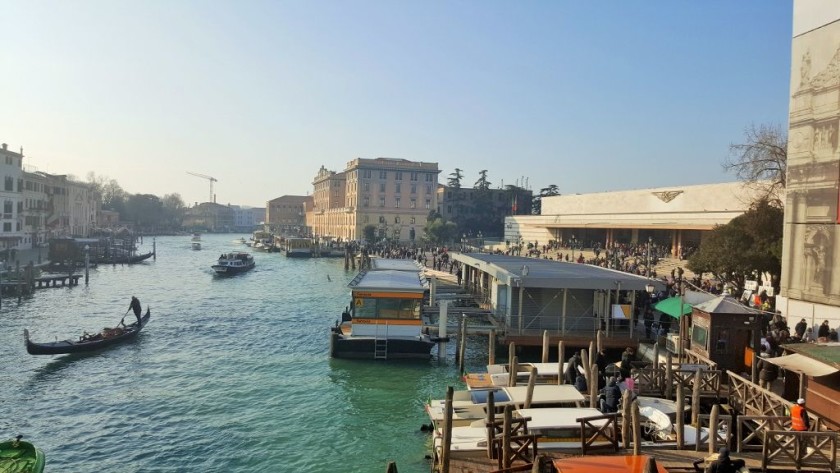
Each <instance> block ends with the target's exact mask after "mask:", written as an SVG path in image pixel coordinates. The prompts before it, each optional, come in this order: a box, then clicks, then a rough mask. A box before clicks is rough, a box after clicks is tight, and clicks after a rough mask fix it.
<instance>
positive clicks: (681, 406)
mask: <svg viewBox="0 0 840 473" xmlns="http://www.w3.org/2000/svg"><path fill="white" fill-rule="evenodd" d="M684 446H685V398H684V397H683V386H682V383H679V384H677V450H682V449H683V447H684Z"/></svg>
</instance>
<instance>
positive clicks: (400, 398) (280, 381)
mask: <svg viewBox="0 0 840 473" xmlns="http://www.w3.org/2000/svg"><path fill="white" fill-rule="evenodd" d="M239 236H241V235H205V236H203V237H202V245H203V249H202V250H201V251H195V250H192V249H191V248H190V237H189V236H185V237H160V238H157V240H156V243H157V251H158V256H157V260H156V261H151V260H149V262H147V263H144V264H139V265H134V266H100V267H99V268H97V269H96V270H92V271H91V273H90V284H89V286H87V287H85V286H84V285H82V286H79V287H74V288H59V289H42V290H38V291H36V293H35V294H34V295H33V296H32V297H31V298H27V299H24V300H23V301H22V302H21V303H20V304H18V302H17V300H16V299H9V298H6V299H4V300H3V301H2V308H0V327H2V330H0V360H2V367H1V368H0V436H2V437H12V436H14V435H17V434H23V435H24V436H25V438H26V439H28V440H29V441H31V442H33V443H35V444H36V445H37V446H39V447H40V448H42V449H43V450H44V452H45V453H46V456H47V470H46V471H49V472H95V471H99V472H120V473H122V472H126V473H128V472H239V471H242V472H245V471H248V472H256V471H259V472H335V471H345V472H384V471H385V467H386V465H387V462H389V461H396V462H397V466H398V467H399V471H400V472H401V473H411V472H427V471H429V463H428V460H426V458H425V457H426V455H427V454H428V453H429V443H430V439H429V435H428V434H426V433H424V432H421V431H420V426H421V425H422V424H423V423H427V422H428V420H427V418H426V417H425V413H424V411H423V403H424V401H426V400H428V399H429V398H443V397H444V396H445V391H446V386H448V385H453V386H456V387H461V386H462V384H461V382H460V381H459V378H458V373H457V366H456V365H455V363H454V357H453V353H454V348H455V347H454V346H452V345H454V344H450V347H449V350H448V352H449V353H448V355H447V357H446V359H445V360H438V359H437V357H436V356H434V357H432V358H431V359H430V360H429V361H421V362H412V363H406V362H400V363H397V362H381V361H380V362H375V361H349V360H333V359H330V358H329V355H328V328H329V326H331V325H333V324H334V323H335V321H336V319H337V318H339V317H340V314H341V311H342V310H343V308H344V306H345V305H347V304H348V303H349V293H350V292H349V289H348V288H347V282H348V281H349V280H350V279H352V277H353V276H354V274H353V273H352V272H345V271H344V269H343V266H342V261H341V260H338V259H332V260H331V259H316V260H298V259H289V258H286V257H285V256H283V255H282V254H264V253H256V254H255V255H254V256H255V258H256V261H257V267H256V269H255V270H253V271H251V272H249V273H246V274H243V275H239V276H236V277H232V278H218V277H215V276H214V275H213V272H212V270H211V269H210V265H211V264H212V263H213V262H214V261H215V259H216V258H218V256H219V254H220V253H222V252H226V251H232V250H243V249H246V248H245V247H244V246H243V245H239V244H235V243H233V242H232V240H233V239H234V238H238V237H239ZM150 248H151V239H146V241H145V242H144V246H143V247H142V249H143V250H144V251H145V250H148V249H150ZM328 276H329V277H328ZM132 295H136V296H137V297H138V298H139V299H140V301H141V303H142V304H143V307H144V310H145V307H146V306H150V307H151V309H152V318H151V321H150V322H149V325H148V326H147V327H146V328H145V329H144V331H143V332H142V333H141V334H140V335H139V337H138V338H137V340H135V341H131V342H128V343H126V344H124V345H121V346H117V347H113V348H111V349H109V350H107V351H102V352H100V353H96V354H92V355H86V356H71V355H63V356H31V355H28V354H27V353H26V350H25V349H24V345H23V329H24V328H28V329H29V331H30V333H31V334H32V338H33V339H34V340H35V341H53V340H56V339H59V340H61V339H65V338H75V337H78V336H79V335H81V333H82V332H83V331H88V332H95V331H98V330H100V329H101V328H102V327H104V326H114V325H115V324H116V323H117V322H118V321H119V320H120V318H121V317H122V316H123V314H125V312H126V310H127V309H128V303H129V299H130V298H131V296H132ZM132 318H133V315H131V316H129V317H128V318H127V319H126V320H127V321H130V320H131V319H132ZM475 345H476V346H475V348H474V349H471V350H470V351H468V353H467V357H466V360H467V366H468V368H470V369H477V368H480V367H481V366H482V365H483V364H484V363H486V352H485V350H486V348H485V346H486V344H485V343H484V342H483V341H478V342H477V343H476V344H475ZM479 345H484V346H479ZM433 351H434V354H436V352H437V349H434V350H433Z"/></svg>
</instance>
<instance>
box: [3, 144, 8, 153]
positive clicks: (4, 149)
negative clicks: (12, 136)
mask: <svg viewBox="0 0 840 473" xmlns="http://www.w3.org/2000/svg"><path fill="white" fill-rule="evenodd" d="M7 149H9V145H7V144H6V143H3V151H6V150H7Z"/></svg>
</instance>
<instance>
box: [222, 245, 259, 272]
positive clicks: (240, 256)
mask: <svg viewBox="0 0 840 473" xmlns="http://www.w3.org/2000/svg"><path fill="white" fill-rule="evenodd" d="M254 266H256V262H254V257H253V256H251V254H250V253H245V252H241V251H236V252H233V253H222V255H221V256H219V260H218V261H217V262H216V264H214V265H213V266H211V268H213V271H215V272H216V274H218V275H220V276H230V275H233V274H239V273H244V272H246V271H250V270H252V269H254Z"/></svg>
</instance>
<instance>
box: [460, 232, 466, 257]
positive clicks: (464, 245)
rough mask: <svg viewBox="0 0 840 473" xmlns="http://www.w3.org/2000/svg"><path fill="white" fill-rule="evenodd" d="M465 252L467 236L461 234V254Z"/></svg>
mask: <svg viewBox="0 0 840 473" xmlns="http://www.w3.org/2000/svg"><path fill="white" fill-rule="evenodd" d="M466 252H467V234H466V233H462V234H461V253H466Z"/></svg>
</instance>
